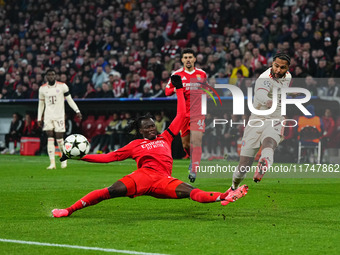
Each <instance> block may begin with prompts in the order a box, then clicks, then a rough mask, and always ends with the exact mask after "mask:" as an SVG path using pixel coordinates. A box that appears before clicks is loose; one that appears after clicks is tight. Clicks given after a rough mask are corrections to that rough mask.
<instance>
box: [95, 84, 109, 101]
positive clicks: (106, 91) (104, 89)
mask: <svg viewBox="0 0 340 255" xmlns="http://www.w3.org/2000/svg"><path fill="white" fill-rule="evenodd" d="M97 97H99V98H112V97H113V93H112V89H110V87H109V85H108V83H107V82H103V84H102V89H101V90H100V91H98V92H97Z"/></svg>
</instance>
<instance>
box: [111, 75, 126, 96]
mask: <svg viewBox="0 0 340 255" xmlns="http://www.w3.org/2000/svg"><path fill="white" fill-rule="evenodd" d="M109 83H110V84H111V87H112V92H113V97H124V96H125V85H126V83H125V81H124V80H122V79H121V76H120V73H118V72H112V73H110V75H109Z"/></svg>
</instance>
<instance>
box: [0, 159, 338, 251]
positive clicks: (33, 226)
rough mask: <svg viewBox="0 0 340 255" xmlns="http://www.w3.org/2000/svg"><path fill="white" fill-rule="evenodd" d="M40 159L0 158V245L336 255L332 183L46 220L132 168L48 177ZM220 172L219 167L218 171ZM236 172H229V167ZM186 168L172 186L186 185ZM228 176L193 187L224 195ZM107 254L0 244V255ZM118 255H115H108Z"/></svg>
mask: <svg viewBox="0 0 340 255" xmlns="http://www.w3.org/2000/svg"><path fill="white" fill-rule="evenodd" d="M48 163H49V162H48V158H47V157H24V156H3V155H1V156H0V239H12V240H21V241H33V242H40V243H48V244H67V245H78V246H86V247H100V248H105V249H118V250H126V251H130V254H134V253H133V252H145V253H161V254H339V251H340V242H339V240H340V231H339V229H340V224H339V223H340V217H339V215H340V214H339V212H340V203H339V201H340V179H336V178H333V179H330V178H329V179H324V178H323V179H321V178H320V179H313V178H309V179H284V178H282V179H271V178H264V179H263V180H262V182H261V183H260V184H255V183H253V182H252V180H251V179H247V180H246V181H245V182H244V183H246V184H248V186H249V192H248V195H247V196H246V197H244V198H242V199H240V200H238V201H236V202H235V203H232V204H229V205H227V206H225V207H222V206H221V205H220V203H212V204H199V203H197V202H194V201H191V200H189V199H182V200H164V199H163V200H162V199H155V198H152V197H138V198H134V199H130V198H118V199H112V200H107V201H103V202H101V203H100V204H98V205H95V206H92V207H88V208H85V209H83V210H80V211H77V212H75V213H74V214H73V215H72V216H71V217H69V218H59V219H55V218H52V217H51V210H52V209H54V208H65V207H68V206H69V205H71V204H73V203H74V202H75V201H77V200H78V199H80V198H81V197H83V196H84V195H86V194H87V193H88V192H90V191H92V190H94V189H101V188H104V187H107V186H109V185H111V184H112V183H113V182H114V181H116V180H117V179H119V178H121V177H122V176H124V175H126V174H128V173H130V172H132V171H133V170H134V169H135V163H134V162H133V161H132V160H131V161H125V162H117V163H111V164H91V163H86V162H81V161H70V160H69V162H68V168H66V169H60V164H58V165H57V167H59V169H57V170H52V171H48V170H45V168H46V166H47V165H48ZM226 163H227V162H226ZM234 164H235V163H234ZM187 165H188V161H185V160H179V161H175V162H174V173H173V176H174V177H177V178H179V179H182V180H185V181H186V180H187V170H186V169H187ZM249 177H251V176H249ZM230 178H231V175H230V176H227V177H226V178H225V179H223V178H215V179H214V178H207V179H198V180H197V181H196V183H195V186H196V187H198V188H201V189H203V190H207V191H221V192H224V191H225V190H226V188H228V187H229V186H230V183H231V179H230ZM38 253H40V254H44V255H45V254H103V253H104V254H108V252H103V251H102V252H101V251H91V250H79V249H72V248H66V247H48V246H36V245H29V244H19V243H8V242H3V241H0V254H38ZM116 254H117V253H116Z"/></svg>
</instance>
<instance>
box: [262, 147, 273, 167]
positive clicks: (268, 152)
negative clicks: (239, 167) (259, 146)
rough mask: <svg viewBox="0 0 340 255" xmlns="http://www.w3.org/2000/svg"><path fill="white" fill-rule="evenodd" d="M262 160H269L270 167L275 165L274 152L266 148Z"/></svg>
mask: <svg viewBox="0 0 340 255" xmlns="http://www.w3.org/2000/svg"><path fill="white" fill-rule="evenodd" d="M262 158H266V159H267V160H268V164H269V166H271V165H273V163H274V150H273V149H272V148H264V149H263V150H262V152H261V158H260V160H261V159H262ZM269 166H268V167H269Z"/></svg>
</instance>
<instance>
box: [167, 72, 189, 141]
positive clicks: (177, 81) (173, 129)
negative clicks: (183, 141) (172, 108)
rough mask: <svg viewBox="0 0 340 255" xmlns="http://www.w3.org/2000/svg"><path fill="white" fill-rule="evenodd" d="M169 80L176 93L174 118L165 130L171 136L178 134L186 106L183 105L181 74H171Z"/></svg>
mask: <svg viewBox="0 0 340 255" xmlns="http://www.w3.org/2000/svg"><path fill="white" fill-rule="evenodd" d="M171 81H172V83H173V84H174V86H175V87H176V93H177V114H176V117H175V119H174V120H173V121H172V122H171V124H170V126H169V128H168V129H167V131H168V132H169V133H170V134H172V135H173V136H176V135H178V133H179V131H180V129H181V127H182V123H183V120H184V117H185V115H186V106H185V99H184V92H183V84H182V79H181V76H179V75H173V76H171Z"/></svg>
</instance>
